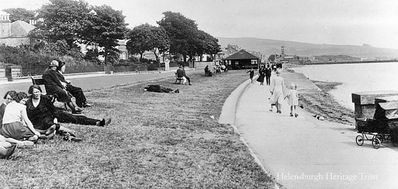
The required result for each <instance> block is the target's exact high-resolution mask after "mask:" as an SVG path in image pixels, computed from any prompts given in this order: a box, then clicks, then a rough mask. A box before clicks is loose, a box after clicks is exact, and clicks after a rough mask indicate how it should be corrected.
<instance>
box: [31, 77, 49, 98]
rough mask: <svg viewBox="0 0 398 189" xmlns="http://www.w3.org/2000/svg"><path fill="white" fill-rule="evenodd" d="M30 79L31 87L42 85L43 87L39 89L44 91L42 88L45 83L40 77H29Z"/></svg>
mask: <svg viewBox="0 0 398 189" xmlns="http://www.w3.org/2000/svg"><path fill="white" fill-rule="evenodd" d="M30 79H31V80H32V84H33V85H42V86H43V87H41V88H42V90H43V89H44V90H45V87H44V84H45V82H44V79H43V78H42V77H41V76H35V77H33V76H30ZM43 93H44V94H46V93H45V92H43Z"/></svg>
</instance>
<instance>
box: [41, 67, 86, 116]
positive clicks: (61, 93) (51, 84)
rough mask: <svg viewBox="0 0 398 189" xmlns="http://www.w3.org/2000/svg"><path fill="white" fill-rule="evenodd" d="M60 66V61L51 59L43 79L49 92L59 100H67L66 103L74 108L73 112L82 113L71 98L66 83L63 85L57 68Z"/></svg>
mask: <svg viewBox="0 0 398 189" xmlns="http://www.w3.org/2000/svg"><path fill="white" fill-rule="evenodd" d="M58 66H59V63H58V61H56V60H53V61H51V63H50V65H49V66H48V69H47V70H46V71H45V72H44V74H43V80H44V82H45V85H44V86H45V87H46V91H47V94H49V95H54V96H55V97H56V98H57V100H58V101H60V102H65V103H66V105H67V106H68V107H69V108H70V109H71V110H72V113H81V109H79V108H77V107H76V106H75V105H74V104H73V102H72V99H71V96H72V95H70V94H69V92H68V91H67V90H66V85H63V84H62V83H61V81H60V79H59V77H58V74H59V72H58V71H57V68H58Z"/></svg>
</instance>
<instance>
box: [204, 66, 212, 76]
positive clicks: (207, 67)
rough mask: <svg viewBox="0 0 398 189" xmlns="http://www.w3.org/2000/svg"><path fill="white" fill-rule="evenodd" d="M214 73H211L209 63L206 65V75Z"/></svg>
mask: <svg viewBox="0 0 398 189" xmlns="http://www.w3.org/2000/svg"><path fill="white" fill-rule="evenodd" d="M212 75H213V74H212V73H211V71H210V69H209V65H206V67H205V76H212Z"/></svg>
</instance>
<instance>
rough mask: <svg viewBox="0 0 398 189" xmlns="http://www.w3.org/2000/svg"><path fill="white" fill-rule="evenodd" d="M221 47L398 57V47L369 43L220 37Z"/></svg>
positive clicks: (298, 53)
mask: <svg viewBox="0 0 398 189" xmlns="http://www.w3.org/2000/svg"><path fill="white" fill-rule="evenodd" d="M218 40H219V42H220V45H221V47H226V46H227V45H228V44H234V45H238V46H240V47H241V48H243V49H246V50H248V51H257V52H261V53H263V54H265V55H270V54H275V53H278V54H280V52H281V46H285V54H288V55H298V56H320V55H348V56H353V57H358V58H369V59H375V58H377V59H390V58H398V49H387V48H376V47H372V46H369V45H364V46H355V45H329V44H312V43H302V42H293V41H280V40H272V39H258V38H225V37H219V38H218Z"/></svg>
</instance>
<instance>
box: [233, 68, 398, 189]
mask: <svg viewBox="0 0 398 189" xmlns="http://www.w3.org/2000/svg"><path fill="white" fill-rule="evenodd" d="M282 76H283V77H284V78H285V80H287V81H288V83H289V81H291V80H294V81H295V83H298V85H299V89H300V91H301V92H311V91H313V90H318V89H317V87H316V86H315V85H313V84H312V83H311V82H309V81H308V80H307V79H306V78H305V77H304V76H303V75H300V74H294V73H288V72H283V74H282ZM268 97H269V87H267V86H260V85H259V84H258V83H253V84H248V87H247V88H246V89H245V90H243V93H242V94H241V96H240V98H239V100H238V105H237V109H236V118H235V126H236V127H237V129H238V130H239V132H240V133H241V136H242V138H243V139H244V140H245V141H246V143H247V144H248V145H249V147H250V148H251V149H252V150H253V151H254V154H256V155H257V157H258V159H259V160H260V161H261V163H262V165H263V166H264V167H265V169H266V170H269V171H270V173H271V174H272V175H273V176H275V178H276V179H277V181H278V182H279V183H281V184H282V185H283V186H285V187H286V188H339V189H340V188H396V187H397V186H398V150H397V148H394V147H392V146H391V144H386V145H387V146H386V145H384V144H383V145H384V146H382V147H381V148H380V149H374V148H373V147H372V146H371V143H370V142H369V141H365V144H364V146H357V145H356V143H355V137H356V135H357V133H356V132H355V131H354V130H353V128H352V126H349V125H342V124H337V123H332V122H327V121H320V120H317V119H315V118H314V117H313V116H312V115H310V114H309V113H306V112H304V111H303V110H301V109H300V110H299V112H298V113H299V117H298V118H292V117H290V116H289V109H288V105H287V103H284V104H283V109H282V114H277V113H275V112H276V111H275V109H274V112H270V111H269V109H270V106H269V102H268Z"/></svg>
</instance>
